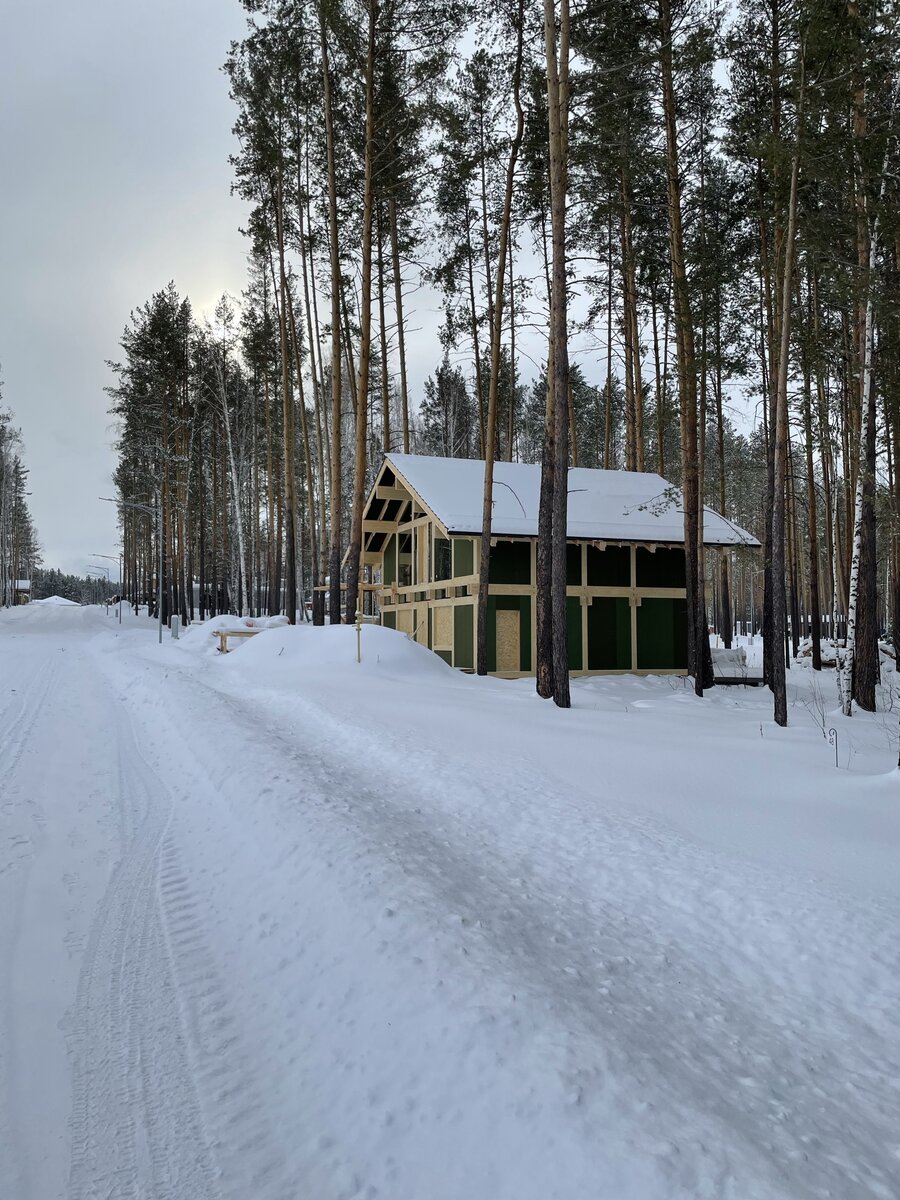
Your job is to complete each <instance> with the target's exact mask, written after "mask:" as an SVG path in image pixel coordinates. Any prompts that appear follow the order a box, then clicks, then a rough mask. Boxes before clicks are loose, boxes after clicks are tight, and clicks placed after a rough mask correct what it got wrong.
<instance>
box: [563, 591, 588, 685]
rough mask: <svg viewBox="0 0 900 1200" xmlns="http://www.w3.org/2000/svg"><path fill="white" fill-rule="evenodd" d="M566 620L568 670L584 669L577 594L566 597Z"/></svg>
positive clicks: (579, 603)
mask: <svg viewBox="0 0 900 1200" xmlns="http://www.w3.org/2000/svg"><path fill="white" fill-rule="evenodd" d="M566 621H567V624H568V640H569V670H570V671H582V670H584V666H583V663H584V648H583V647H582V644H581V601H580V600H579V598H578V597H577V596H567V597H566Z"/></svg>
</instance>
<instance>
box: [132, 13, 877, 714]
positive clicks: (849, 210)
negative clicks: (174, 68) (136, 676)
mask: <svg viewBox="0 0 900 1200" xmlns="http://www.w3.org/2000/svg"><path fill="white" fill-rule="evenodd" d="M243 7H244V9H246V10H247V28H246V35H245V36H244V38H243V39H242V40H241V41H240V42H236V43H234V44H233V45H232V46H231V48H230V52H229V54H228V57H227V61H226V63H225V64H224V71H225V75H226V78H227V83H228V87H229V89H230V94H231V97H232V100H233V104H234V147H235V148H234V154H233V157H232V165H233V187H234V189H235V190H236V191H237V192H238V193H239V194H240V195H241V197H242V198H243V199H244V200H245V201H246V204H247V208H248V214H249V215H248V219H247V221H246V228H245V229H244V230H243V232H244V233H245V235H246V240H247V247H248V260H247V277H246V286H245V288H244V290H243V292H242V294H241V296H240V297H231V296H227V295H226V296H223V297H222V299H221V301H220V302H219V304H218V306H217V307H216V309H215V311H214V313H210V314H207V315H198V314H196V313H195V311H194V309H193V308H192V305H191V302H190V300H189V298H187V297H184V296H181V295H180V294H179V292H178V290H177V288H176V285H175V284H174V283H169V284H168V285H166V286H163V287H161V289H160V290H159V291H158V292H157V293H156V294H154V295H153V296H151V297H150V298H148V299H146V300H144V301H143V302H142V303H140V304H139V306H138V307H136V308H135V309H134V310H133V311H132V313H131V315H130V318H129V320H128V323H127V326H126V328H125V330H124V333H123V335H122V338H121V343H120V349H121V352H120V353H119V354H118V355H117V358H116V360H115V361H113V362H111V363H110V366H111V367H112V370H113V372H114V376H115V382H114V384H113V386H112V387H110V389H109V393H110V399H111V409H112V413H113V414H114V416H115V419H116V422H117V429H118V435H117V437H118V441H117V448H118V465H117V469H116V474H115V483H116V486H117V489H118V493H119V497H120V499H121V500H122V501H123V502H128V503H129V504H131V505H137V506H138V507H122V508H121V510H120V512H121V522H122V537H123V553H124V592H125V595H126V596H128V597H129V598H130V599H132V600H134V601H135V602H137V603H143V604H146V605H148V607H150V606H152V605H153V604H154V595H155V590H156V578H157V576H156V572H157V571H158V570H159V568H158V566H157V563H158V562H159V561H161V562H162V576H163V589H162V594H163V610H164V611H163V616H164V618H166V619H167V618H168V617H169V616H170V615H171V614H173V613H179V614H180V615H181V619H182V621H183V622H185V623H187V622H188V621H190V620H192V619H196V618H200V619H203V618H204V617H206V616H209V615H214V614H216V613H219V612H235V613H241V614H251V615H253V614H263V613H269V614H274V613H278V612H286V613H287V614H288V617H289V618H290V619H291V620H295V619H300V620H312V621H313V622H316V623H322V622H324V621H330V622H336V621H340V620H341V619H342V615H345V618H346V619H347V620H349V621H352V620H353V619H354V616H355V614H356V611H357V608H358V607H359V606H360V604H361V603H362V601H361V588H360V584H361V582H362V580H363V579H364V576H365V569H366V568H365V565H364V564H362V563H361V557H360V548H361V533H362V506H363V500H364V498H365V495H366V492H367V489H368V486H369V484H370V482H371V480H372V478H373V476H374V473H375V471H376V470H377V468H378V466H379V464H380V461H381V456H382V454H383V453H385V452H390V451H395V452H396V451H399V452H412V453H421V454H439V455H451V456H463V457H472V458H478V459H484V460H485V464H486V466H485V487H484V512H485V521H484V530H483V536H482V562H485V561H486V559H485V556H486V555H488V554H489V547H490V514H491V496H492V483H493V481H492V463H493V462H494V461H495V460H498V459H509V460H517V461H527V462H540V463H541V464H542V479H543V482H542V491H541V515H540V538H539V548H538V570H539V580H538V605H537V616H538V659H537V688H538V691H539V692H540V693H541V694H542V695H545V696H551V695H552V696H553V698H554V700H555V701H556V703H557V704H559V705H561V706H567V705H568V703H569V692H568V688H569V684H568V671H567V669H566V666H565V663H566V660H565V624H564V622H565V512H566V473H567V469H568V467H569V466H571V465H575V466H587V467H599V468H605V469H626V470H633V471H644V470H647V471H656V472H658V473H659V474H660V475H662V476H664V477H665V478H666V479H667V480H669V481H671V483H672V484H674V485H677V486H678V487H679V488H680V489H681V491H682V494H683V507H684V524H685V550H686V561H687V593H688V632H689V661H690V667H691V669H690V674H691V675H692V677H693V678H694V681H695V686H696V688H697V690H698V692H700V693H702V691H703V689H704V688H705V687H708V686H709V685H710V684H711V682H712V679H711V667H710V658H709V639H708V636H707V630H708V629H710V628H714V629H715V630H716V631H718V633H719V634H720V636H721V638H722V639H723V641H724V643H725V645H726V646H727V645H730V644H731V638H732V636H733V631H734V630H735V629H736V628H737V629H740V630H741V631H744V632H751V631H753V632H761V633H762V634H763V636H764V642H765V649H766V662H765V674H766V679H767V681H768V683H769V686H770V687H771V689H772V692H773V700H774V715H775V720H776V721H777V722H778V723H779V724H785V723H786V721H787V702H786V670H787V668H788V667H789V665H790V662H791V659H792V657H794V656H796V654H797V652H798V649H799V646H800V642H801V640H806V641H808V643H809V645H810V647H811V655H812V665H813V668H814V669H821V667H822V665H823V661H824V662H826V663H827V662H831V663H833V662H834V661H835V658H836V657H837V659H838V660H839V661H840V663H841V665H842V670H841V671H840V672H839V679H840V687H841V702H842V705H843V706H844V710H845V712H848V713H849V712H850V707H851V703H852V702H853V701H855V702H856V703H857V704H858V705H859V706H860V707H861V708H863V709H868V710H870V711H871V710H874V708H875V704H876V687H877V684H878V680H879V639H880V638H888V639H892V640H893V642H894V645H895V652H896V648H897V645H898V643H900V579H898V566H900V531H898V524H897V510H898V503H900V476H898V463H897V449H896V448H897V446H898V440H900V288H898V284H900V205H898V179H900V175H898V171H900V163H898V154H897V132H898V117H897V98H898V97H897V88H898V83H897V63H898V61H900V45H898V43H900V24H898V21H897V11H896V10H897V5H896V4H895V3H893V0H891V2H889V3H887V4H880V5H876V4H874V3H869V2H857V0H849V2H847V3H844V2H840V0H832V2H829V0H791V2H789V3H783V2H782V0H739V2H738V3H737V4H734V5H730V6H725V5H721V4H715V3H706V2H701V3H696V2H694V3H688V2H687V0H648V2H643V0H606V2H605V3H602V4H600V3H597V2H596V0H584V2H583V3H578V4H572V5H570V2H569V0H544V3H543V5H535V4H534V3H527V2H526V0H493V2H491V3H484V2H482V3H478V4H472V3H469V2H467V0H449V2H445V3H442V4H441V5H435V4H433V3H431V0H320V2H319V3H309V2H302V0H244V2H243ZM436 309H438V310H439V317H438V318H434V313H435V310H436ZM423 364H424V365H423ZM704 503H705V504H708V505H710V506H712V507H714V508H715V509H717V510H718V511H720V512H721V513H723V515H725V516H726V517H728V518H730V519H732V520H734V521H736V522H738V523H739V524H740V525H742V526H743V527H745V528H747V529H749V530H752V531H753V532H754V533H755V534H756V535H757V536H758V538H759V540H760V541H761V542H762V543H763V551H762V552H761V553H756V554H753V553H748V552H746V551H740V552H738V551H734V552H730V553H729V554H726V555H718V554H716V555H715V556H713V555H709V556H707V555H706V554H705V553H704V548H703V538H702V524H703V523H702V508H703V505H704ZM141 506H143V507H141ZM482 577H483V579H485V580H486V578H487V574H486V572H485V571H482ZM484 590H485V596H484V598H483V603H484V605H486V587H485V589H484ZM480 599H481V598H480ZM837 643H840V646H839V647H838V645H837Z"/></svg>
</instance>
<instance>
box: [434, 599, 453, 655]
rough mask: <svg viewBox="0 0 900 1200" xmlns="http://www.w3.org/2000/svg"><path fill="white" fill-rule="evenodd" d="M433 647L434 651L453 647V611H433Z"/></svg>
mask: <svg viewBox="0 0 900 1200" xmlns="http://www.w3.org/2000/svg"><path fill="white" fill-rule="evenodd" d="M433 619H434V645H435V648H436V649H443V648H444V647H445V646H446V647H448V648H449V647H450V646H452V645H453V609H452V608H436V609H435V610H434V615H433Z"/></svg>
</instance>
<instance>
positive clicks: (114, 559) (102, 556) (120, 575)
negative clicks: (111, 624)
mask: <svg viewBox="0 0 900 1200" xmlns="http://www.w3.org/2000/svg"><path fill="white" fill-rule="evenodd" d="M91 557H92V558H108V559H109V560H110V562H117V563H118V564H119V624H120V625H121V624H122V555H121V554H120V555H119V556H118V558H116V557H115V556H114V555H112V554H94V555H92V556H91Z"/></svg>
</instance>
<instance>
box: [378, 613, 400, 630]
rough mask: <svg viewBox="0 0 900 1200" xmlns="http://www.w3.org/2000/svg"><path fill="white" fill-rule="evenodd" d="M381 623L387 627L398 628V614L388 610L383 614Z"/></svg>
mask: <svg viewBox="0 0 900 1200" xmlns="http://www.w3.org/2000/svg"><path fill="white" fill-rule="evenodd" d="M381 623H382V625H383V626H384V627H385V629H396V628H397V614H396V613H395V612H386V613H382V614H381Z"/></svg>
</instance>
